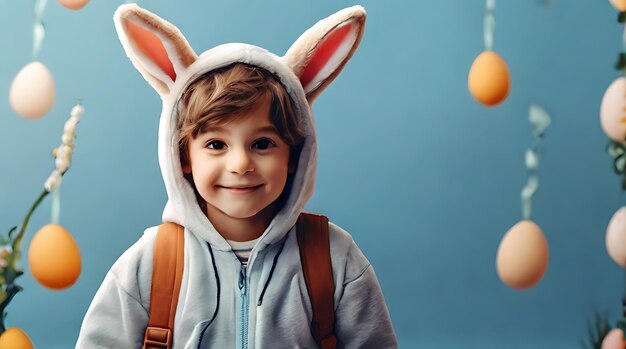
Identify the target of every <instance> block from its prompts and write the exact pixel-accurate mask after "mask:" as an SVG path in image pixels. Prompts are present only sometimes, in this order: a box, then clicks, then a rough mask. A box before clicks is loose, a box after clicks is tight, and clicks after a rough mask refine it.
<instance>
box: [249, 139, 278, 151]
mask: <svg viewBox="0 0 626 349" xmlns="http://www.w3.org/2000/svg"><path fill="white" fill-rule="evenodd" d="M274 146H275V144H274V143H273V142H272V141H270V140H269V139H267V138H264V139H259V140H258V141H256V142H255V143H254V144H253V145H252V148H254V149H259V150H265V149H268V148H271V147H274Z"/></svg>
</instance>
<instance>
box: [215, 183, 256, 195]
mask: <svg viewBox="0 0 626 349" xmlns="http://www.w3.org/2000/svg"><path fill="white" fill-rule="evenodd" d="M262 186H263V184H259V185H255V186H252V187H225V186H221V185H218V186H217V187H218V188H220V189H226V190H228V191H229V192H231V193H234V194H246V193H251V192H253V191H255V190H257V189H259V188H261V187H262Z"/></svg>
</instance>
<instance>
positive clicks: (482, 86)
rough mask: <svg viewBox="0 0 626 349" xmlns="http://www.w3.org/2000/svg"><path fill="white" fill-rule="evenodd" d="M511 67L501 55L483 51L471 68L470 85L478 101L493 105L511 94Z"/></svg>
mask: <svg viewBox="0 0 626 349" xmlns="http://www.w3.org/2000/svg"><path fill="white" fill-rule="evenodd" d="M509 86H510V77H509V68H508V66H507V64H506V62H505V61H504V59H503V58H502V57H500V55H498V54H497V53H495V52H493V51H490V50H487V51H484V52H483V53H481V54H480V55H479V56H478V57H476V59H475V60H474V63H472V67H471V68H470V72H469V77H468V87H469V90H470V93H471V94H472V96H473V97H474V99H476V100H477V101H478V102H480V103H482V104H484V105H486V106H489V107H492V106H495V105H498V104H500V103H502V102H503V101H504V100H505V99H506V97H507V96H508V95H509Z"/></svg>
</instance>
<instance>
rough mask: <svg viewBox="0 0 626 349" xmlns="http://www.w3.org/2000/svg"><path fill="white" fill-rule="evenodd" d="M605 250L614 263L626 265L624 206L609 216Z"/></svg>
mask: <svg viewBox="0 0 626 349" xmlns="http://www.w3.org/2000/svg"><path fill="white" fill-rule="evenodd" d="M606 250H607V252H608V253H609V256H610V257H611V258H612V259H613V260H614V261H615V263H617V264H619V265H621V266H622V267H626V207H622V208H620V209H619V210H617V212H615V214H613V217H611V220H610V221H609V225H608V226H607V228H606Z"/></svg>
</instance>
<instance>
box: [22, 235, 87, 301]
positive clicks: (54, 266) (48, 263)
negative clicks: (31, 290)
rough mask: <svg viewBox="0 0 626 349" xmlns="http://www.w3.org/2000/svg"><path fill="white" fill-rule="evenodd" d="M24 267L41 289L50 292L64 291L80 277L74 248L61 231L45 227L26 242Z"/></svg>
mask: <svg viewBox="0 0 626 349" xmlns="http://www.w3.org/2000/svg"><path fill="white" fill-rule="evenodd" d="M28 265H29V267H30V271H31V273H32V274H33V276H34V277H35V279H36V280H37V281H39V283H40V284H42V285H43V286H45V287H48V288H50V289H53V290H60V289H64V288H68V287H70V286H72V285H73V284H74V282H76V280H77V279H78V276H79V275H80V270H81V258H80V252H79V251H78V245H77V244H76V242H75V241H74V239H73V238H72V236H71V235H70V233H69V232H68V231H67V230H65V228H63V227H62V226H60V225H57V224H48V225H46V226H44V227H42V228H41V229H39V231H38V232H37V233H36V234H35V236H33V240H32V241H31V242H30V247H29V248H28Z"/></svg>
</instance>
